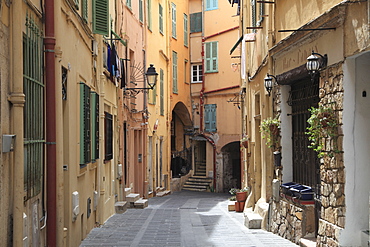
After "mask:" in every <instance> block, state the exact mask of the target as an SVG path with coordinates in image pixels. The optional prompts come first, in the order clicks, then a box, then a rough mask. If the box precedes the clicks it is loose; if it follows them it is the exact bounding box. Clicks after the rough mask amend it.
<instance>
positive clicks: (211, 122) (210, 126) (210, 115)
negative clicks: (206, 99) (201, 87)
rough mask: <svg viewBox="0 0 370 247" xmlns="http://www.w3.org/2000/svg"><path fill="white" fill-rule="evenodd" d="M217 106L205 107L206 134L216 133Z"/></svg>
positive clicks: (209, 105)
mask: <svg viewBox="0 0 370 247" xmlns="http://www.w3.org/2000/svg"><path fill="white" fill-rule="evenodd" d="M216 108H217V105H216V104H206V105H204V113H205V114H204V115H205V117H204V130H205V131H206V132H216V131H217V127H216Z"/></svg>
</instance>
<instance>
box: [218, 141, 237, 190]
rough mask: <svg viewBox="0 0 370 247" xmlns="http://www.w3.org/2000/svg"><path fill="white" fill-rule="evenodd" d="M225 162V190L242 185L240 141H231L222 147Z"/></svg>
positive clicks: (223, 161)
mask: <svg viewBox="0 0 370 247" xmlns="http://www.w3.org/2000/svg"><path fill="white" fill-rule="evenodd" d="M221 152H222V163H223V171H222V172H223V191H224V192H228V191H229V190H230V189H231V188H240V187H241V168H240V143H239V142H231V143H228V144H226V145H225V146H223V147H222V148H221Z"/></svg>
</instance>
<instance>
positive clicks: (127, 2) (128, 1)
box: [126, 0, 132, 9]
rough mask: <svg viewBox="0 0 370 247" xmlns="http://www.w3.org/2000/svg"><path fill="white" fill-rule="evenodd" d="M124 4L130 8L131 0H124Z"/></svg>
mask: <svg viewBox="0 0 370 247" xmlns="http://www.w3.org/2000/svg"><path fill="white" fill-rule="evenodd" d="M126 6H127V7H129V8H130V9H131V8H132V6H131V0H126Z"/></svg>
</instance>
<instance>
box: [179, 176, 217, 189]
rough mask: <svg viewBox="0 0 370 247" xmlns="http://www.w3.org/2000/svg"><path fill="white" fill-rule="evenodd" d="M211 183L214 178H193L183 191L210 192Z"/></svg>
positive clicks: (186, 183) (187, 182) (188, 181)
mask: <svg viewBox="0 0 370 247" xmlns="http://www.w3.org/2000/svg"><path fill="white" fill-rule="evenodd" d="M211 183H212V178H206V177H199V176H193V177H190V178H189V179H188V180H187V181H186V182H185V184H184V187H183V188H182V189H183V190H191V191H209V188H210V185H211Z"/></svg>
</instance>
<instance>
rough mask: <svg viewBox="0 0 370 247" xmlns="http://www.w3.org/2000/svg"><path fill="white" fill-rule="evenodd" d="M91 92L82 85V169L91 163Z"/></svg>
mask: <svg viewBox="0 0 370 247" xmlns="http://www.w3.org/2000/svg"><path fill="white" fill-rule="evenodd" d="M90 94H91V91H90V88H89V87H88V86H87V85H86V84H85V83H82V82H81V83H80V168H83V167H85V166H86V164H87V163H89V162H91V101H90V100H91V97H90Z"/></svg>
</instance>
